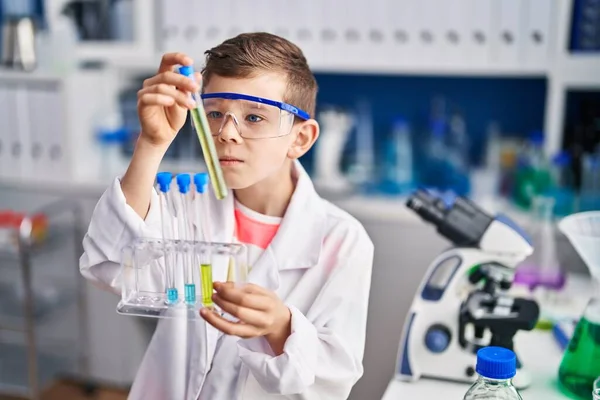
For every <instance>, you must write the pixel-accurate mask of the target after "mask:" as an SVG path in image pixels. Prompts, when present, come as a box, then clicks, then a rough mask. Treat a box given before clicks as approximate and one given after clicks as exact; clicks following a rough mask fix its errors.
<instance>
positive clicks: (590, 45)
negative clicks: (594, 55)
mask: <svg viewBox="0 0 600 400" xmlns="http://www.w3.org/2000/svg"><path fill="white" fill-rule="evenodd" d="M570 43H571V45H570V48H571V50H572V51H576V52H598V51H600V0H574V1H573V21H572V29H571V40H570Z"/></svg>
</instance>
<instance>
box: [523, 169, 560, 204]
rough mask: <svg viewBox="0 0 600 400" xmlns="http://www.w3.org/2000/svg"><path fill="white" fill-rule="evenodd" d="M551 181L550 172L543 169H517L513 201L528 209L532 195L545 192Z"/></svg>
mask: <svg viewBox="0 0 600 400" xmlns="http://www.w3.org/2000/svg"><path fill="white" fill-rule="evenodd" d="M551 183H552V177H551V175H550V172H549V171H547V170H545V169H534V168H523V169H522V170H519V171H517V174H516V177H515V187H514V194H513V198H514V201H515V203H516V204H517V205H518V206H520V207H522V208H525V209H529V207H530V206H531V200H532V199H533V197H534V196H536V195H539V194H541V193H544V192H546V191H547V190H548V189H549V188H550V185H551Z"/></svg>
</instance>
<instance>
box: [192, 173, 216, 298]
mask: <svg viewBox="0 0 600 400" xmlns="http://www.w3.org/2000/svg"><path fill="white" fill-rule="evenodd" d="M208 178H209V177H208V174H206V173H199V174H196V175H194V185H195V186H196V196H195V197H194V216H195V218H196V226H197V227H198V232H199V237H200V238H201V240H202V241H203V242H207V243H210V242H211V233H210V218H209V214H208V201H207V200H208V199H207V197H206V196H207V194H208V192H207V185H208V180H209V179H208ZM198 263H199V264H200V279H201V281H202V282H201V284H202V305H203V306H204V307H212V305H213V302H212V293H213V279H212V263H211V252H210V247H207V248H201V249H200V251H199V252H198Z"/></svg>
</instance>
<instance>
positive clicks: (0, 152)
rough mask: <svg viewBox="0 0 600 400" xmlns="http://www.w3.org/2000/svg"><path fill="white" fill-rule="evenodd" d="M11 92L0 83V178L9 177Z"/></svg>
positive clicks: (11, 127)
mask: <svg viewBox="0 0 600 400" xmlns="http://www.w3.org/2000/svg"><path fill="white" fill-rule="evenodd" d="M13 103H14V101H13V98H12V92H11V91H10V86H8V85H6V84H5V83H4V82H2V83H0V104H4V105H5V106H4V107H0V121H4V122H3V127H2V128H0V176H3V177H8V176H10V161H11V160H10V142H11V133H10V132H11V131H12V130H13V129H15V128H14V126H15V121H14V113H11V112H10V111H11V104H13Z"/></svg>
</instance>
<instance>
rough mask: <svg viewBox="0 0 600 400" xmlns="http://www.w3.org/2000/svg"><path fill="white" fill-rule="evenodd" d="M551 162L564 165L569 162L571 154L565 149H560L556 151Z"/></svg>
mask: <svg viewBox="0 0 600 400" xmlns="http://www.w3.org/2000/svg"><path fill="white" fill-rule="evenodd" d="M552 162H553V163H554V165H557V166H560V167H565V166H568V165H569V164H571V155H570V154H569V153H568V152H566V151H564V150H563V151H561V152H559V153H557V154H556V155H555V156H554V157H553V158H552Z"/></svg>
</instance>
